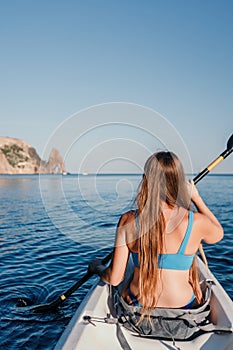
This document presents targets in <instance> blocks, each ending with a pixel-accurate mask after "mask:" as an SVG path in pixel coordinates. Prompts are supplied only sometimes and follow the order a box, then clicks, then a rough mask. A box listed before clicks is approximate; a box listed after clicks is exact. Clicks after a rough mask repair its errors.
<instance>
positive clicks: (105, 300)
mask: <svg viewBox="0 0 233 350" xmlns="http://www.w3.org/2000/svg"><path fill="white" fill-rule="evenodd" d="M197 265H198V269H199V271H200V274H201V277H202V278H203V279H208V280H211V281H212V283H213V285H212V295H211V301H210V306H211V314H210V315H211V316H210V317H211V322H212V323H214V324H216V325H218V326H220V327H228V328H229V329H230V330H231V332H232V331H233V302H232V300H231V299H230V297H229V296H228V294H227V293H226V292H225V290H224V289H223V287H222V286H221V285H220V283H219V282H218V281H217V279H216V278H215V277H214V275H213V274H212V273H211V272H210V270H209V269H207V268H206V266H205V264H204V263H203V262H202V261H201V259H200V258H198V264H197ZM132 271H133V263H132V260H131V259H129V263H128V266H127V271H126V276H125V280H128V278H129V276H130V274H132ZM122 285H124V281H123V282H122V284H121V285H120V286H119V288H121V286H122ZM114 288H115V287H111V286H109V285H107V284H105V283H103V282H102V281H101V280H98V281H97V282H96V284H95V285H94V286H93V287H92V288H91V290H90V291H89V293H88V294H87V295H86V297H85V298H84V300H83V301H82V303H81V304H80V305H79V307H78V309H77V311H76V313H75V315H74V316H73V318H72V319H71V321H70V323H69V324H68V326H67V327H66V329H65V331H64V332H63V334H62V335H61V337H60V339H59V340H58V343H57V344H56V346H55V348H54V350H76V349H78V350H86V349H92V350H105V349H106V350H109V349H110V350H120V349H122V348H123V349H128V350H130V349H132V350H139V349H140V350H141V349H148V350H150V349H153V350H154V349H156V350H160V349H181V350H186V349H189V350H195V349H202V350H209V349H211V350H232V349H233V333H231V332H227V333H219V334H216V333H213V332H210V333H205V334H202V335H200V336H198V337H196V338H195V339H192V340H189V341H176V342H175V345H174V343H173V342H172V340H171V341H170V340H159V339H154V338H153V339H148V338H144V337H140V336H138V335H135V333H133V332H130V330H128V329H126V328H125V327H124V326H123V325H122V324H120V323H119V322H116V320H117V318H116V311H115V304H114V300H113V294H114V293H113V289H114ZM120 338H121V339H120ZM122 339H123V341H122ZM122 344H123V345H122ZM124 344H125V346H124Z"/></svg>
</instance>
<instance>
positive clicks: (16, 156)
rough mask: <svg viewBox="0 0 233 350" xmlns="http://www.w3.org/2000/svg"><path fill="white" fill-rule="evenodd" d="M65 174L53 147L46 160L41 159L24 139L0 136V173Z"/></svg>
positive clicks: (58, 154) (58, 155) (61, 161)
mask: <svg viewBox="0 0 233 350" xmlns="http://www.w3.org/2000/svg"><path fill="white" fill-rule="evenodd" d="M63 173H64V174H65V173H67V172H66V169H65V164H64V161H63V159H62V157H61V155H60V153H59V151H58V150H57V149H55V148H53V149H52V150H51V153H50V156H49V159H48V161H45V160H42V159H41V158H40V156H39V155H38V153H37V151H36V149H35V148H34V147H32V146H31V145H29V144H28V143H27V142H26V141H24V140H21V139H17V138H13V137H0V174H8V175H15V174H63Z"/></svg>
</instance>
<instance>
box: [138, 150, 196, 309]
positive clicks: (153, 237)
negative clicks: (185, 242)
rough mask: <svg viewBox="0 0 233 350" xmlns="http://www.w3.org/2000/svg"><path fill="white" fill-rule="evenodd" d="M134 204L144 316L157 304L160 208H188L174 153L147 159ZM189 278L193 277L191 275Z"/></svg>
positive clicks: (180, 168)
mask: <svg viewBox="0 0 233 350" xmlns="http://www.w3.org/2000/svg"><path fill="white" fill-rule="evenodd" d="M136 201H137V206H138V216H139V230H138V235H139V236H138V239H137V242H138V260H139V299H140V303H141V304H142V305H143V309H142V314H144V313H145V312H146V311H150V310H151V309H152V308H154V307H155V306H156V304H157V300H158V293H157V284H158V278H159V271H160V270H159V268H158V264H159V262H158V256H159V254H160V253H162V252H164V232H165V219H164V215H163V211H162V209H163V208H162V205H163V203H164V202H165V203H166V204H167V205H168V206H169V207H170V208H174V207H175V206H176V205H177V206H179V207H183V208H185V209H189V208H190V194H189V193H188V191H187V185H186V179H185V174H184V170H183V166H182V164H181V162H180V160H179V159H178V157H177V156H176V155H175V154H174V153H172V152H164V151H162V152H157V153H154V154H153V155H151V156H150V157H149V159H148V160H147V161H146V164H145V167H144V174H143V178H142V181H141V184H140V187H139V191H138V194H137V197H136ZM193 266H194V265H193ZM193 269H195V267H193ZM192 275H193V276H196V274H195V271H193V273H192ZM194 284H195V282H194Z"/></svg>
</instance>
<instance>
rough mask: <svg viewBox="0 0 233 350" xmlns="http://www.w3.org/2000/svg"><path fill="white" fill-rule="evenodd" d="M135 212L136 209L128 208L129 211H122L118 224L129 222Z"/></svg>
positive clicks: (131, 220) (133, 218)
mask: <svg viewBox="0 0 233 350" xmlns="http://www.w3.org/2000/svg"><path fill="white" fill-rule="evenodd" d="M136 213H137V211H136V210H129V211H127V212H125V213H123V214H122V215H121V217H120V220H119V223H118V226H122V225H125V224H129V223H131V222H133V221H135V217H136Z"/></svg>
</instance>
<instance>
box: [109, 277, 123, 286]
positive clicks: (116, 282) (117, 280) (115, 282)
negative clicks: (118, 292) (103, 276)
mask: <svg viewBox="0 0 233 350" xmlns="http://www.w3.org/2000/svg"><path fill="white" fill-rule="evenodd" d="M123 280H124V276H123V277H122V278H116V277H115V276H112V277H110V278H109V284H111V286H113V287H116V286H118V285H119V284H120V283H121V282H122V281H123Z"/></svg>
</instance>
